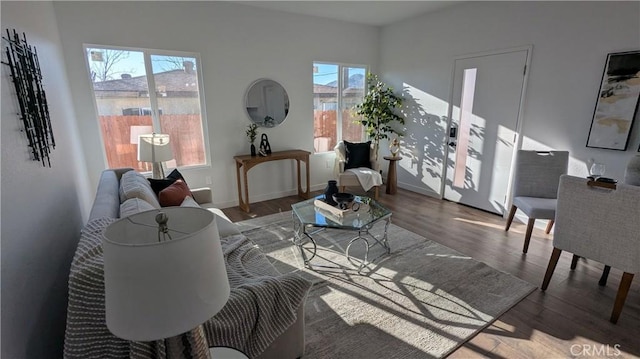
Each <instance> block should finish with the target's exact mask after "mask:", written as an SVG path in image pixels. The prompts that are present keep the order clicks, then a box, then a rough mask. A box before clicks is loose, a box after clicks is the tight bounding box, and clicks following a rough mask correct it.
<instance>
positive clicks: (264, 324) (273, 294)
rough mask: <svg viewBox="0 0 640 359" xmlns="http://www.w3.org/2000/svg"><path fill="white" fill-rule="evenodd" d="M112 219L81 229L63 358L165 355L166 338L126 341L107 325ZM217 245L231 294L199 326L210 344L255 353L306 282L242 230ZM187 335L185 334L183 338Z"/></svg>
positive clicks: (282, 326)
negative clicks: (105, 249)
mask: <svg viewBox="0 0 640 359" xmlns="http://www.w3.org/2000/svg"><path fill="white" fill-rule="evenodd" d="M114 221H115V219H112V218H100V219H96V220H93V221H91V222H89V223H88V224H87V225H86V226H85V228H84V229H83V230H82V233H81V237H80V241H79V243H78V248H77V250H76V253H75V256H74V258H73V261H72V263H71V273H70V275H69V306H68V311H67V328H66V332H65V343H64V357H65V358H166V357H167V355H168V354H169V353H168V349H167V346H166V345H165V341H162V340H160V341H155V342H131V341H127V340H124V339H121V338H118V337H116V336H114V335H113V334H111V332H110V331H109V329H108V328H107V325H106V322H105V301H104V271H103V263H104V262H103V257H102V233H103V231H104V229H105V228H106V227H107V226H108V225H109V224H111V223H112V222H114ZM221 244H222V250H223V252H224V256H225V260H226V264H227V273H228V275H229V284H230V286H231V295H230V297H229V301H228V302H227V304H226V305H225V306H224V307H223V308H222V310H221V311H220V312H219V313H218V314H216V315H215V316H214V317H213V318H211V319H210V320H209V321H207V322H206V323H204V331H205V334H206V337H207V340H208V344H209V346H229V347H233V348H236V349H238V350H240V351H242V352H244V353H245V354H247V355H248V356H249V357H250V358H255V357H256V356H258V355H260V354H261V353H262V352H263V351H264V350H265V349H266V348H267V347H268V346H269V345H270V344H271V343H272V342H273V341H274V340H275V339H276V338H277V337H278V336H279V335H280V334H282V333H283V332H284V331H285V330H286V329H287V328H288V327H289V326H290V325H291V324H293V322H295V320H296V311H297V309H298V307H299V306H300V305H302V303H303V301H304V300H305V298H306V295H307V293H308V291H309V289H310V287H311V283H310V282H308V281H307V280H305V279H303V278H301V277H299V276H297V275H295V274H284V275H283V274H280V273H279V272H278V271H277V270H276V269H275V268H274V267H273V266H272V265H271V263H269V260H268V259H267V258H266V256H265V255H264V254H263V253H262V252H261V251H260V249H258V247H257V246H256V245H255V244H254V243H253V242H251V241H250V240H249V239H247V238H246V237H245V236H244V235H234V236H229V237H225V238H222V239H221ZM192 340H195V339H194V338H192V337H191V334H186V335H185V338H184V340H183V342H190V341H192ZM195 346H196V347H197V344H196V345H195Z"/></svg>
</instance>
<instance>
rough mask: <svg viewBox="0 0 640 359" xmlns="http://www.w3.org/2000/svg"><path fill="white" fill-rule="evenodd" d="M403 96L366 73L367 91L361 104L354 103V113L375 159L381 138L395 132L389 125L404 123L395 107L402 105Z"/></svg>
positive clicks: (376, 77)
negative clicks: (367, 138) (364, 132)
mask: <svg viewBox="0 0 640 359" xmlns="http://www.w3.org/2000/svg"><path fill="white" fill-rule="evenodd" d="M403 100H404V99H403V98H402V97H401V96H397V95H395V94H394V93H393V88H392V87H389V86H387V85H386V84H384V83H383V82H382V81H380V80H379V79H378V76H377V75H374V74H368V75H367V93H366V95H365V96H364V99H363V101H362V103H361V104H359V105H356V107H355V110H356V115H358V116H361V117H360V119H358V120H357V121H358V122H360V123H361V124H362V125H363V126H364V127H365V131H366V133H367V136H368V137H369V138H370V139H371V140H372V143H373V150H374V152H375V159H376V161H377V160H378V148H379V146H380V140H381V139H387V138H389V136H388V135H387V134H388V133H397V134H401V133H400V132H398V131H397V130H396V129H394V128H393V127H392V126H391V125H392V124H393V122H398V123H400V124H402V125H404V118H403V117H402V116H400V115H398V114H396V109H399V108H400V107H402V102H403Z"/></svg>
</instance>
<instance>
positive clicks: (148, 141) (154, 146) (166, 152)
mask: <svg viewBox="0 0 640 359" xmlns="http://www.w3.org/2000/svg"><path fill="white" fill-rule="evenodd" d="M171 159H173V151H172V150H171V145H169V135H167V134H163V133H153V134H146V135H140V136H138V161H142V162H164V161H169V160H171Z"/></svg>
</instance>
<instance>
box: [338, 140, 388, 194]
mask: <svg viewBox="0 0 640 359" xmlns="http://www.w3.org/2000/svg"><path fill="white" fill-rule="evenodd" d="M334 151H335V153H336V160H335V166H334V175H335V177H336V181H337V182H338V183H337V184H338V187H339V188H340V191H341V192H344V191H345V190H346V187H362V189H364V191H365V192H368V191H369V190H371V189H372V188H373V191H374V194H373V198H374V199H376V200H377V199H378V197H379V193H380V191H379V188H380V186H381V185H382V175H381V174H380V168H379V165H378V162H376V160H375V153H374V152H373V147H372V145H371V141H368V142H348V141H339V142H338V144H337V145H336V146H335V148H334Z"/></svg>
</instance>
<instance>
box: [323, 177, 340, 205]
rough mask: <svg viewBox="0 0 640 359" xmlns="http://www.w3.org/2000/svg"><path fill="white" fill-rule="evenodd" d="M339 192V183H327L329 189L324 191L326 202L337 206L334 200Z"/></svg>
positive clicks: (334, 181) (331, 181)
mask: <svg viewBox="0 0 640 359" xmlns="http://www.w3.org/2000/svg"><path fill="white" fill-rule="evenodd" d="M338 192H340V190H338V181H336V180H330V181H329V183H327V188H325V189H324V201H325V202H327V203H328V204H330V205H332V206H335V205H337V204H338V202H336V201H334V200H333V195H334V194H335V193H338Z"/></svg>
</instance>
